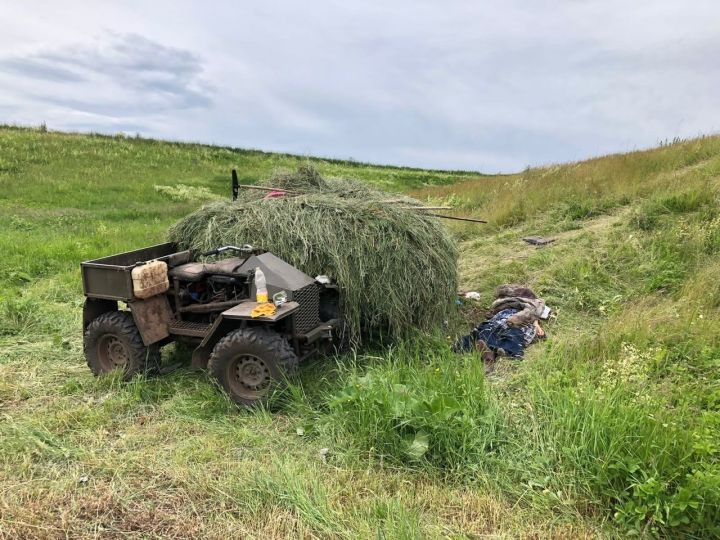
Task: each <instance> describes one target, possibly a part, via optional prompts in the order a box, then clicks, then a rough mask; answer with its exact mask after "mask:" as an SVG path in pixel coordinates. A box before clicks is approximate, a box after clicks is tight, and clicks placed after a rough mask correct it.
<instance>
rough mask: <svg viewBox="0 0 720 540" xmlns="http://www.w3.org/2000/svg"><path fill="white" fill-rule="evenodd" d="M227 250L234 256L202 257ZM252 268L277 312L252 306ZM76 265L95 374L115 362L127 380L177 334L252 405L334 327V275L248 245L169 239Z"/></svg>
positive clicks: (232, 393) (323, 343) (231, 392)
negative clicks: (308, 270)
mask: <svg viewBox="0 0 720 540" xmlns="http://www.w3.org/2000/svg"><path fill="white" fill-rule="evenodd" d="M228 252H233V253H234V255H235V256H232V257H227V258H220V259H219V260H215V261H214V262H202V261H200V260H198V259H202V260H206V259H207V258H213V257H215V258H217V257H218V256H223V255H224V254H227V253H228ZM257 269H261V270H262V273H263V274H264V276H265V280H266V283H267V285H266V286H267V290H268V294H269V298H270V299H274V304H275V305H276V306H277V307H276V310H275V313H273V314H261V315H258V310H256V308H257V307H258V305H259V304H258V303H257V302H255V299H256V287H255V273H256V272H257ZM81 270H82V279H83V290H84V294H85V297H86V299H85V304H84V308H83V329H84V349H85V357H86V358H87V363H88V366H89V367H90V369H91V370H92V372H93V373H94V374H95V375H101V374H104V373H109V372H111V371H115V370H121V371H122V373H123V377H124V378H125V379H130V378H131V377H132V376H133V375H135V374H136V373H139V372H141V371H145V370H146V369H148V368H151V367H153V366H156V365H158V364H159V355H160V347H162V346H163V345H165V344H167V343H170V342H173V341H178V342H183V343H185V344H189V345H190V346H191V347H193V349H194V350H193V353H192V365H193V366H194V367H198V368H207V369H208V370H209V371H210V373H211V375H212V377H213V378H214V379H215V380H216V381H217V383H218V384H219V385H220V387H222V388H223V389H224V390H225V392H227V395H228V396H229V397H230V399H232V400H233V401H234V402H235V403H237V404H239V405H246V406H252V405H256V404H258V403H261V402H264V401H266V399H267V398H268V397H269V395H270V394H271V393H272V391H273V389H275V388H277V386H278V385H280V384H282V382H283V381H284V380H285V379H286V377H288V376H290V375H292V374H293V373H294V372H295V371H296V370H297V368H298V365H299V363H300V362H301V361H303V360H304V359H306V358H308V357H309V356H311V355H313V354H315V353H317V352H319V351H322V350H323V349H325V348H327V347H328V346H329V345H330V344H331V342H332V341H333V339H334V337H335V336H336V335H337V333H338V330H339V328H340V322H341V318H340V309H339V302H340V295H339V291H338V288H337V286H336V285H335V284H333V283H332V282H331V281H330V280H329V279H328V278H327V277H326V276H318V277H317V278H312V277H310V276H308V275H306V274H304V273H303V272H301V271H300V270H298V269H297V268H295V267H293V266H292V265H290V264H288V263H286V262H285V261H283V260H281V259H279V258H278V257H276V256H275V255H273V254H272V253H269V252H262V250H257V249H254V248H252V246H243V247H235V246H222V247H218V248H217V249H214V250H212V251H209V252H207V253H202V254H196V253H194V252H193V251H190V250H178V248H177V246H176V245H174V244H172V243H166V244H160V245H156V246H152V247H147V248H144V249H139V250H135V251H130V252H126V253H120V254H117V255H112V256H109V257H104V258H101V259H95V260H92V261H87V262H84V263H82V264H81ZM121 305H122V306H123V307H124V309H121ZM254 311H255V312H254ZM270 311H272V310H270Z"/></svg>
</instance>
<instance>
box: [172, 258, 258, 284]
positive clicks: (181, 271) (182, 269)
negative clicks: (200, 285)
mask: <svg viewBox="0 0 720 540" xmlns="http://www.w3.org/2000/svg"><path fill="white" fill-rule="evenodd" d="M244 262H245V259H241V258H240V257H230V258H229V259H223V260H222V261H218V262H214V263H202V262H191V263H186V264H181V265H179V266H176V267H175V268H172V269H170V270H169V271H168V275H169V276H170V277H171V278H173V279H178V280H180V281H200V280H202V279H203V278H204V277H206V276H234V275H236V271H237V269H238V268H239V267H240V265H242V263H244Z"/></svg>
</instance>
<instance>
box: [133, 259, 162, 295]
mask: <svg viewBox="0 0 720 540" xmlns="http://www.w3.org/2000/svg"><path fill="white" fill-rule="evenodd" d="M130 274H131V275H132V282H133V294H134V295H135V297H136V298H139V299H141V300H144V299H145V298H150V297H152V296H155V295H158V294H162V293H164V292H166V291H167V290H168V289H169V288H170V281H169V280H168V273H167V264H166V263H164V262H163V261H150V262H149V263H146V264H143V265H142V266H136V267H135V268H133V269H132V272H130Z"/></svg>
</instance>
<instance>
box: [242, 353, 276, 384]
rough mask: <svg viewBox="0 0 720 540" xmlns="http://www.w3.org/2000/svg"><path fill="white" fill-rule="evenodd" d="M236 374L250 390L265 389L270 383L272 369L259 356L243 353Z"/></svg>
mask: <svg viewBox="0 0 720 540" xmlns="http://www.w3.org/2000/svg"><path fill="white" fill-rule="evenodd" d="M235 376H236V377H237V381H238V382H239V383H240V384H241V385H242V386H243V387H245V388H246V389H248V390H255V391H258V390H263V389H265V388H267V387H268V385H269V384H270V370H269V369H268V367H267V366H266V365H265V362H263V361H262V360H261V359H260V358H258V357H257V356H251V355H243V356H241V357H240V358H238V359H237V362H236V368H235Z"/></svg>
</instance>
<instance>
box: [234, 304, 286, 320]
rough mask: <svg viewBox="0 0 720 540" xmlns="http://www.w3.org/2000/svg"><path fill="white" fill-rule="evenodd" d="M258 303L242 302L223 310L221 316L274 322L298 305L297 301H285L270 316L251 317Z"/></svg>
mask: <svg viewBox="0 0 720 540" xmlns="http://www.w3.org/2000/svg"><path fill="white" fill-rule="evenodd" d="M258 305H259V304H258V303H257V302H250V301H248V302H242V303H241V304H238V305H237V306H235V307H233V308H230V309H227V310H225V311H223V312H222V316H223V317H224V318H226V319H246V320H251V321H260V322H275V321H279V320H280V319H282V318H284V317H287V316H288V315H290V314H291V313H293V312H295V311H296V310H297V309H298V308H299V307H300V304H298V303H297V302H286V303H284V304H282V305H281V306H278V308H277V312H276V313H275V315H271V316H270V317H253V316H252V315H251V313H252V310H253V309H255V308H256V307H257V306H258Z"/></svg>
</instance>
